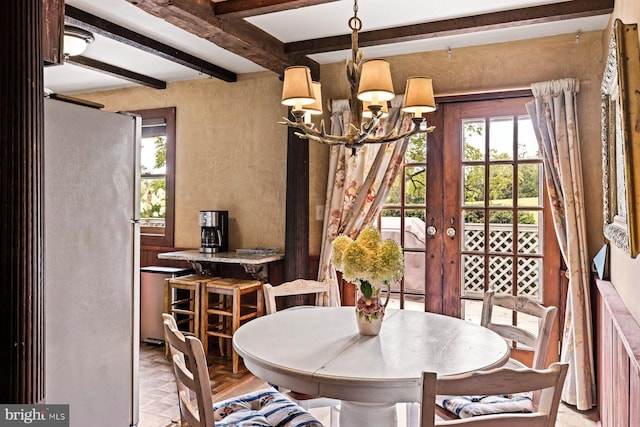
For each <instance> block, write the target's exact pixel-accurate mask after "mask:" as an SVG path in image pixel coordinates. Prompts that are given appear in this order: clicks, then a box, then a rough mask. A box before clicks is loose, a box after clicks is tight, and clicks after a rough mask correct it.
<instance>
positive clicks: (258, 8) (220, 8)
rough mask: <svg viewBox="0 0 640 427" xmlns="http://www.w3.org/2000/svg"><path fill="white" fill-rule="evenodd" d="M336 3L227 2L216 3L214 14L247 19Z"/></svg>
mask: <svg viewBox="0 0 640 427" xmlns="http://www.w3.org/2000/svg"><path fill="white" fill-rule="evenodd" d="M334 1H337V0H227V1H223V2H218V3H215V4H214V12H215V14H216V15H217V16H219V17H220V18H224V19H226V18H246V17H247V16H256V15H264V14H267V13H274V12H282V11H284V10H290V9H298V8H300V7H308V6H315V5H318V4H324V3H331V2H334Z"/></svg>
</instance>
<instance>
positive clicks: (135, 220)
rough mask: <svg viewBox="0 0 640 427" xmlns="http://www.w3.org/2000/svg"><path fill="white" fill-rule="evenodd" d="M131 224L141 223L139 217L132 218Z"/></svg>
mask: <svg viewBox="0 0 640 427" xmlns="http://www.w3.org/2000/svg"><path fill="white" fill-rule="evenodd" d="M131 224H140V220H139V219H135V218H131Z"/></svg>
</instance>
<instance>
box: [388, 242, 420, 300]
mask: <svg viewBox="0 0 640 427" xmlns="http://www.w3.org/2000/svg"><path fill="white" fill-rule="evenodd" d="M425 267H426V266H425V258H424V254H423V253H421V252H405V253H404V292H405V294H412V295H424V289H425V277H424V272H425ZM391 290H392V291H393V290H396V291H399V290H400V288H399V286H398V285H397V284H396V285H393V286H392V288H391ZM423 308H424V306H423Z"/></svg>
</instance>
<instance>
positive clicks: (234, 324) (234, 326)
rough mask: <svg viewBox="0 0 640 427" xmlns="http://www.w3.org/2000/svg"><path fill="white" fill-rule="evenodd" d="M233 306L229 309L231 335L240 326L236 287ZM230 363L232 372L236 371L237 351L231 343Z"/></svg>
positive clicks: (238, 297)
mask: <svg viewBox="0 0 640 427" xmlns="http://www.w3.org/2000/svg"><path fill="white" fill-rule="evenodd" d="M232 304H233V307H232V309H231V313H232V316H231V317H232V319H233V320H232V321H231V322H232V323H231V336H232V337H233V334H235V333H236V330H237V329H238V328H239V327H240V290H239V289H238V288H234V289H233V301H232ZM231 363H232V364H233V373H234V374H237V373H238V353H237V352H236V350H235V349H234V348H233V344H231Z"/></svg>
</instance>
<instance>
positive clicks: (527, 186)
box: [518, 163, 542, 207]
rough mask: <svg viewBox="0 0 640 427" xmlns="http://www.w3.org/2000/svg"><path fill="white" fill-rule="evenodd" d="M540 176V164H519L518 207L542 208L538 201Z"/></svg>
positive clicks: (540, 201)
mask: <svg viewBox="0 0 640 427" xmlns="http://www.w3.org/2000/svg"><path fill="white" fill-rule="evenodd" d="M541 174H542V164H541V163H532V164H521V165H519V166H518V206H520V207H522V206H536V207H542V200H540V194H541V186H542V182H541V181H540V176H541Z"/></svg>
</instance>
